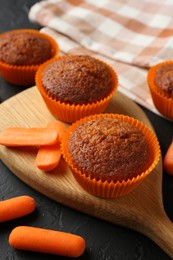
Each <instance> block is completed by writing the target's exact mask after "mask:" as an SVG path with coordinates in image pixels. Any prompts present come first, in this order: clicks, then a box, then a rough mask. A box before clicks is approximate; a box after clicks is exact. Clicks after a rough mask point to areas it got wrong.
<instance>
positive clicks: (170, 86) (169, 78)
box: [155, 63, 173, 98]
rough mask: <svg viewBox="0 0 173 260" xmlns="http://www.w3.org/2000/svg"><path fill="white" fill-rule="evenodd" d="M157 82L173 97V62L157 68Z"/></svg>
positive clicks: (161, 89)
mask: <svg viewBox="0 0 173 260" xmlns="http://www.w3.org/2000/svg"><path fill="white" fill-rule="evenodd" d="M155 84H156V86H157V87H158V88H160V91H163V92H164V93H165V95H166V96H167V97H170V98H173V63H172V64H164V65H163V66H161V67H159V68H158V69H157V70H156V76H155Z"/></svg>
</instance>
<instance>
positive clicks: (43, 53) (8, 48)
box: [0, 31, 52, 65]
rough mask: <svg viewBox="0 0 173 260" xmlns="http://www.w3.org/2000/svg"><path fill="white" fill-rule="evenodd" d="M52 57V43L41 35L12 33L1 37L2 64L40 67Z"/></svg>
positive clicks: (22, 32) (21, 32) (0, 57)
mask: <svg viewBox="0 0 173 260" xmlns="http://www.w3.org/2000/svg"><path fill="white" fill-rule="evenodd" d="M51 56H52V47H51V43H50V42H49V40H48V39H46V38H44V37H43V36H42V35H41V34H35V33H32V32H26V31H25V32H24V31H18V32H16V31H15V32H13V31H10V32H8V33H6V34H4V35H3V36H1V37H0V61H2V62H5V63H8V64H11V65H39V64H41V63H43V62H44V61H46V60H48V59H49V58H51Z"/></svg>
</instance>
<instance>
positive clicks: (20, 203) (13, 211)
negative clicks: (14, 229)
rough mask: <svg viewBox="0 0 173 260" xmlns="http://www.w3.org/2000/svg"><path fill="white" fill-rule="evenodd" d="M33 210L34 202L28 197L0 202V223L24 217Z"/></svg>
mask: <svg viewBox="0 0 173 260" xmlns="http://www.w3.org/2000/svg"><path fill="white" fill-rule="evenodd" d="M35 208H36V202H35V200H34V199H33V198H32V197H30V196H19V197H14V198H11V199H7V200H4V201H0V222H4V221H7V220H12V219H15V218H19V217H23V216H26V215H28V214H30V213H31V212H33V211H34V209H35Z"/></svg>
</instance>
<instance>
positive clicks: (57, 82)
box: [42, 55, 114, 104]
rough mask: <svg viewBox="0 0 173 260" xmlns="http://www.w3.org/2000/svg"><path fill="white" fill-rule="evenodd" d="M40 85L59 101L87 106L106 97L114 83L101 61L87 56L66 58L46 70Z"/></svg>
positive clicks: (54, 62)
mask: <svg viewBox="0 0 173 260" xmlns="http://www.w3.org/2000/svg"><path fill="white" fill-rule="evenodd" d="M42 84H43V86H44V88H45V89H46V92H47V93H48V94H49V95H50V96H51V97H52V98H55V99H56V100H58V101H60V102H65V103H68V104H87V103H93V102H96V101H100V100H101V99H103V98H104V97H105V96H107V95H108V94H109V93H110V92H111V90H112V89H113V87H114V80H113V76H112V72H111V71H110V69H109V68H108V66H107V65H106V64H105V63H104V62H102V61H99V60H97V59H95V58H93V57H90V56H88V55H67V56H66V57H65V56H64V57H63V58H61V59H58V60H55V61H53V62H52V63H50V64H49V65H48V66H47V67H45V69H44V70H43V73H42Z"/></svg>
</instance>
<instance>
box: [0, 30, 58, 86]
mask: <svg viewBox="0 0 173 260" xmlns="http://www.w3.org/2000/svg"><path fill="white" fill-rule="evenodd" d="M19 31H20V32H31V33H34V34H39V35H41V36H43V37H45V38H46V39H48V40H49V42H50V43H51V45H52V56H51V57H50V59H53V58H55V57H56V56H57V55H58V54H59V51H60V50H59V46H58V44H57V43H56V41H55V40H54V39H53V38H52V37H50V36H49V35H47V34H44V33H42V32H40V31H37V30H32V29H18V30H12V32H19ZM7 33H9V32H5V33H2V34H1V35H0V37H3V36H4V35H5V34H7ZM39 66H40V64H38V65H35V64H34V65H28V66H25V65H21V66H18V65H11V64H8V63H5V62H2V61H0V75H1V76H2V77H3V78H4V80H6V81H7V82H9V83H12V84H14V85H19V86H32V85H34V84H35V74H36V71H37V69H38V67H39Z"/></svg>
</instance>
